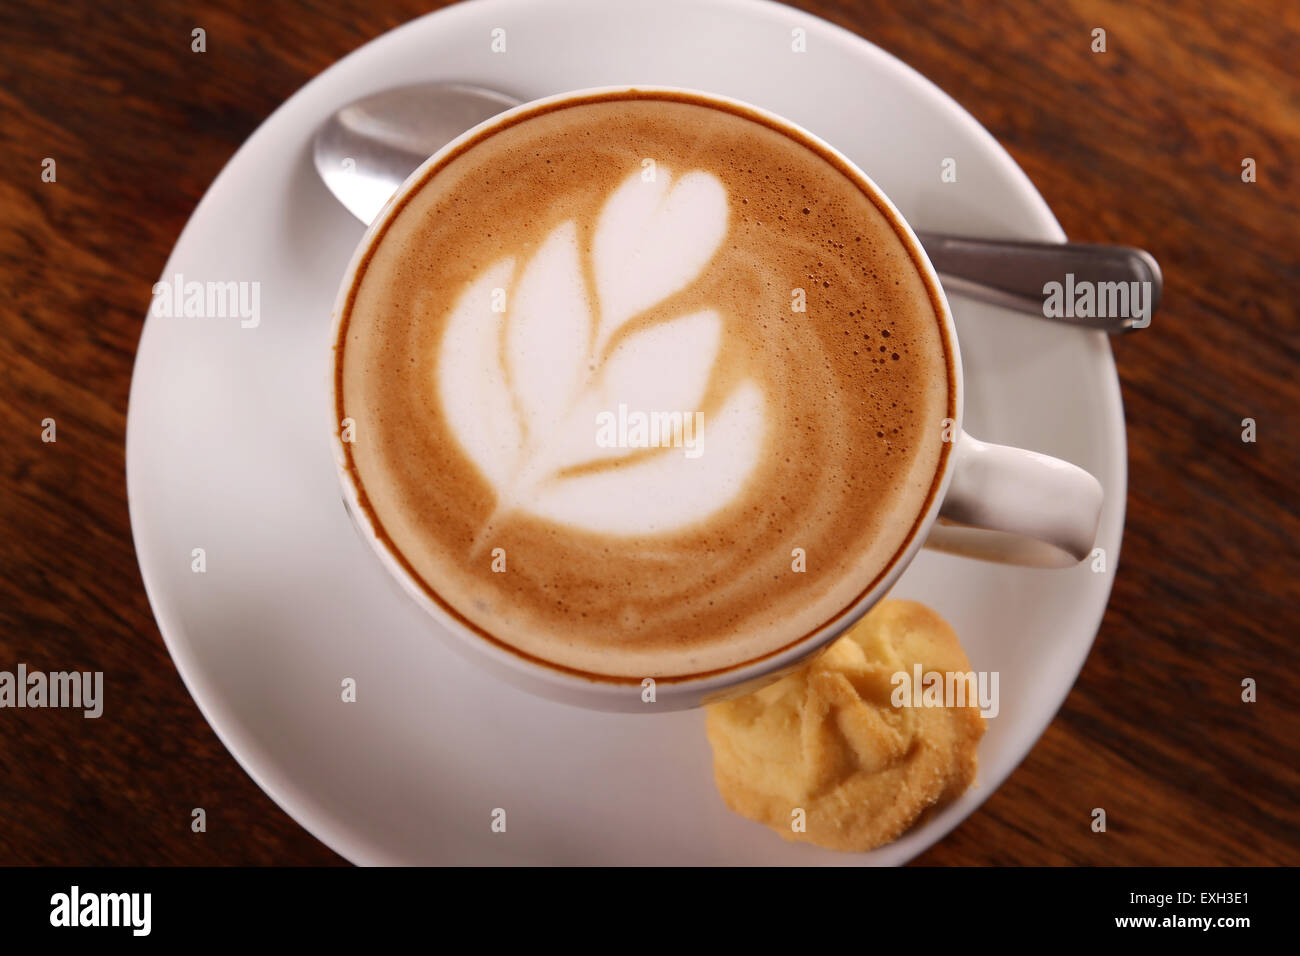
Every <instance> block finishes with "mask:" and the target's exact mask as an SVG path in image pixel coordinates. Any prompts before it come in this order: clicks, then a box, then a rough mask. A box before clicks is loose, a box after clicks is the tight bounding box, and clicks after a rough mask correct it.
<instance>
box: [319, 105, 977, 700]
mask: <svg viewBox="0 0 1300 956" xmlns="http://www.w3.org/2000/svg"><path fill="white" fill-rule="evenodd" d="M940 302H941V298H940V295H939V292H938V290H937V288H935V287H934V286H933V284H932V280H931V279H930V278H929V276H928V273H927V272H926V271H925V270H924V268H923V265H922V262H921V259H920V253H919V252H917V251H916V249H915V248H914V247H913V245H912V244H911V243H910V242H909V241H908V240H907V239H906V238H905V232H904V228H903V227H902V225H901V224H900V223H899V222H898V221H897V220H896V218H895V216H894V215H893V214H892V213H891V211H890V210H889V208H888V206H887V204H886V203H885V202H884V201H883V200H882V199H880V198H879V197H878V195H877V194H876V193H875V192H874V190H872V189H871V188H870V186H869V185H868V184H867V183H865V182H864V181H863V180H862V179H861V177H860V176H859V175H857V174H856V173H855V172H854V171H853V170H852V169H851V168H849V167H847V166H846V165H845V164H844V163H843V162H842V161H840V160H838V159H837V158H836V157H835V156H834V154H833V153H831V152H830V151H829V150H827V149H825V148H824V147H822V146H820V144H818V143H816V142H814V141H812V140H810V139H808V138H806V137H804V136H802V135H800V134H798V133H797V132H796V131H794V130H792V129H789V128H788V127H784V126H782V125H780V124H777V123H775V122H773V121H770V120H768V119H766V118H765V117H763V116H761V115H759V114H757V113H751V112H750V111H748V110H745V109H744V108H742V107H739V106H733V105H730V104H724V103H721V102H717V101H713V100H710V99H708V98H707V97H703V96H695V95H689V94H672V93H662V92H644V93H641V92H636V91H621V92H619V93H612V94H594V95H591V96H587V97H583V98H579V99H571V100H566V101H562V102H559V103H555V104H549V105H542V106H539V107H536V108H534V109H531V110H527V111H524V112H522V113H518V114H516V115H515V116H513V117H511V118H509V119H506V120H503V121H499V122H498V123H496V124H495V125H492V126H490V127H489V128H488V129H486V130H485V131H482V132H480V133H478V134H476V135H474V136H472V137H470V138H469V139H467V140H466V141H464V142H463V143H461V144H460V145H459V146H458V147H456V148H455V149H453V150H452V151H450V152H449V153H448V154H447V155H445V156H444V157H442V158H441V159H440V160H439V161H438V162H436V163H435V164H434V165H432V166H430V167H428V168H426V169H425V170H424V171H423V172H422V173H421V179H420V181H419V182H418V183H416V184H414V185H413V186H412V187H411V188H409V189H408V190H407V191H406V192H405V194H404V195H403V196H402V197H401V199H400V200H399V201H398V204H397V208H395V209H394V210H392V212H391V213H390V214H389V215H388V217H387V219H386V221H385V222H384V223H383V224H382V225H381V226H380V228H379V229H378V230H377V232H376V234H375V235H374V237H373V238H372V239H371V241H370V243H369V247H368V250H367V252H366V253H365V258H364V259H363V260H362V262H361V263H360V265H359V267H358V269H357V271H356V276H355V278H354V280H353V284H352V287H351V290H350V292H349V294H348V295H347V298H346V302H345V305H344V309H343V314H342V316H341V317H340V331H339V336H338V339H337V341H336V343H335V378H336V381H335V398H336V403H337V408H336V412H337V418H338V422H339V428H340V440H341V442H342V444H341V447H342V449H343V454H344V457H345V465H346V467H347V468H348V470H349V472H350V474H351V478H352V481H353V482H354V484H355V486H356V488H357V491H358V495H357V497H358V501H359V502H360V505H361V508H362V510H363V511H364V512H365V516H364V517H365V520H367V521H368V522H369V523H370V524H371V525H372V526H373V528H374V530H375V532H376V534H377V536H378V537H379V539H380V540H381V541H382V542H383V545H384V546H385V547H386V548H387V549H388V550H389V551H390V552H391V554H392V555H393V557H394V558H395V559H396V560H397V561H398V562H399V563H400V564H401V565H402V566H403V567H404V568H405V569H406V571H407V572H408V573H409V575H410V576H411V577H412V578H413V579H414V580H415V581H416V582H418V584H419V585H420V586H421V587H422V588H423V589H424V590H425V591H426V592H427V593H428V595H429V596H430V597H431V598H433V599H434V600H435V601H436V602H437V603H438V604H439V605H440V606H441V607H442V608H443V609H445V610H446V611H447V612H448V613H449V614H451V615H452V616H454V617H455V618H457V619H459V620H460V621H461V622H463V623H464V624H466V625H468V626H469V627H470V628H472V629H473V630H474V631H476V632H477V633H479V634H480V635H481V636H483V637H484V638H485V639H488V640H491V641H494V642H496V643H497V644H499V645H501V646H503V647H506V648H508V649H510V650H512V651H513V652H515V653H517V654H521V655H524V656H526V657H529V658H532V659H534V660H537V661H541V662H543V663H546V664H548V665H550V666H552V667H557V668H560V669H564V670H568V671H574V672H579V673H582V674H586V675H590V676H592V677H593V678H596V679H604V680H627V681H640V680H641V679H643V678H646V677H654V678H658V679H671V678H674V677H686V676H692V675H698V674H701V673H705V672H712V671H720V670H725V669H728V668H731V667H734V666H736V665H739V664H742V663H745V662H749V661H753V660H756V659H758V658H761V657H764V656H767V655H770V654H772V653H775V652H776V651H779V650H780V649H782V648H784V647H786V646H789V645H791V644H793V643H794V642H796V641H798V640H800V639H801V638H803V637H805V636H806V635H809V634H811V633H813V632H814V631H817V630H818V629H820V628H821V627H822V626H823V625H826V624H828V623H829V622H832V621H834V620H835V619H836V618H837V617H839V616H840V615H842V614H843V613H845V612H846V611H847V610H848V609H849V608H850V607H851V606H852V605H853V604H854V603H855V601H856V600H857V599H858V598H859V597H860V596H861V595H862V594H864V593H865V592H866V591H868V590H869V589H870V588H871V587H872V586H873V585H874V583H875V582H877V581H878V580H879V579H880V577H881V576H882V575H883V574H885V573H886V572H887V571H888V569H889V568H890V567H891V566H892V565H893V563H894V562H895V561H896V560H897V559H898V558H899V557H900V556H901V554H902V552H903V551H904V550H905V549H906V547H907V546H908V545H909V544H910V543H911V542H912V539H913V537H914V536H915V534H916V533H917V529H918V528H919V526H920V524H921V520H922V517H923V515H924V513H925V512H926V511H927V509H928V508H929V506H930V504H931V503H932V501H933V500H934V497H935V496H936V494H937V492H938V483H939V475H940V474H941V473H942V471H941V465H942V464H943V462H944V460H945V458H946V455H947V454H948V451H949V448H950V445H949V444H948V443H947V442H945V419H953V418H955V417H956V416H955V407H954V392H955V383H954V375H955V373H954V370H953V368H952V361H953V359H952V349H951V346H950V344H949V342H948V341H947V338H946V333H945V331H944V326H943V313H942V306H941V305H940ZM345 421H346V422H347V424H346V425H345V424H344V423H345ZM948 424H950V422H949V423H948ZM949 437H950V436H949Z"/></svg>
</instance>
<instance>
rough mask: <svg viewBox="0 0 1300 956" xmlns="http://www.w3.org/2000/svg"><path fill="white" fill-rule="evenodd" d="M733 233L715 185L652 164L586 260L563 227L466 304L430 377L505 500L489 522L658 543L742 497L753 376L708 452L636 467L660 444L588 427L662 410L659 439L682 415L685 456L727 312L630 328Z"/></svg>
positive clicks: (618, 197)
mask: <svg viewBox="0 0 1300 956" xmlns="http://www.w3.org/2000/svg"><path fill="white" fill-rule="evenodd" d="M726 232H727V194H726V189H725V188H724V187H723V185H722V183H721V182H720V181H719V180H718V179H717V178H716V177H714V176H712V175H710V174H708V173H704V172H691V173H687V174H686V175H684V176H681V177H680V178H675V177H673V175H672V173H671V171H669V170H668V169H665V168H663V167H651V168H650V169H649V171H648V175H647V174H646V173H643V172H635V173H633V174H632V175H631V176H629V177H628V178H627V179H625V180H624V181H623V182H622V183H621V184H620V185H619V186H618V188H617V189H616V190H614V192H613V194H612V195H610V196H609V198H608V199H607V200H606V201H605V203H604V206H603V207H602V209H601V211H600V214H599V217H598V218H597V220H596V222H595V224H594V233H593V235H592V239H591V246H590V249H589V250H587V249H583V248H582V247H581V245H580V243H579V228H578V224H577V223H576V222H574V221H572V220H570V221H566V222H563V223H561V224H559V225H558V226H556V227H555V228H554V229H553V230H552V231H551V232H550V233H549V234H548V235H547V236H546V238H545V239H544V240H543V241H542V243H541V245H540V247H539V248H538V249H537V250H536V251H534V252H532V254H531V255H530V256H528V257H527V258H526V259H524V260H523V261H520V259H521V258H522V257H519V258H517V257H509V258H505V259H502V260H500V261H499V262H495V263H493V264H492V265H491V266H489V267H488V268H487V269H486V270H485V272H484V274H483V276H482V278H480V279H479V280H477V281H476V282H473V283H472V284H471V285H470V286H469V287H468V288H467V289H466V290H465V292H464V293H462V294H461V296H460V299H459V301H458V302H457V304H456V306H455V307H454V308H453V309H452V312H451V316H450V318H449V319H448V322H447V329H446V331H445V332H444V333H443V336H442V340H441V345H440V348H439V354H438V360H437V366H436V372H435V376H434V378H435V384H436V387H437V389H438V396H439V399H440V400H441V402H442V407H443V411H444V413H445V415H446V419H447V424H448V425H449V426H450V428H451V431H452V433H453V434H454V436H455V437H456V439H457V441H458V442H459V443H460V445H461V447H462V449H463V450H464V452H465V454H466V456H467V457H468V458H469V459H470V460H471V461H472V462H473V463H474V464H475V465H477V466H478V468H479V470H480V471H481V472H482V474H483V476H484V478H485V479H486V480H487V481H488V482H489V483H490V484H491V485H492V488H493V490H494V492H495V493H496V496H497V507H496V509H495V511H494V513H493V515H492V516H491V518H490V519H489V524H490V525H495V524H496V523H497V522H498V521H499V520H500V519H502V518H504V517H508V515H509V513H510V512H512V511H516V510H519V511H524V512H528V513H530V514H533V515H537V516H539V517H542V518H548V519H550V520H552V521H555V522H557V523H560V524H564V525H567V526H570V527H574V528H581V529H584V530H588V531H595V532H604V533H609V534H619V535H625V536H626V535H644V534H656V533H664V532H670V531H675V530H679V529H681V528H683V527H685V526H687V525H689V524H691V523H692V522H696V521H700V520H701V519H704V518H707V517H708V516H710V515H711V514H713V513H715V512H716V511H717V510H718V509H719V508H721V507H723V506H725V505H726V504H727V503H728V502H729V501H731V500H732V499H734V498H735V497H736V495H737V494H738V493H739V492H740V490H741V488H742V487H743V486H744V483H745V480H746V479H747V477H748V476H749V474H750V473H751V472H752V471H753V470H754V468H755V466H756V465H757V464H758V452H759V449H760V448H761V447H762V442H763V415H764V411H763V395H762V391H761V389H760V388H759V386H758V384H757V383H756V382H754V381H753V380H751V379H745V380H743V381H741V382H739V383H738V384H736V385H735V386H734V387H732V388H731V390H730V392H729V393H728V394H727V395H726V396H724V398H723V400H722V402H721V405H720V407H719V409H718V411H717V412H716V416H715V417H711V425H710V443H711V450H712V453H711V454H710V455H708V456H707V457H705V456H704V455H703V454H702V449H700V448H699V446H698V444H697V443H698V440H699V436H698V435H695V436H693V442H692V443H693V445H694V446H695V448H694V449H693V450H695V451H696V452H697V453H696V454H691V455H687V456H675V455H665V454H652V455H645V456H638V457H636V458H635V459H633V454H632V453H633V452H634V451H636V449H637V448H638V447H642V448H648V447H650V444H649V440H648V439H649V436H648V435H647V436H646V440H645V441H644V442H642V443H641V444H639V445H633V444H632V443H630V442H627V441H624V442H610V441H601V440H600V434H599V433H598V432H596V431H593V429H592V427H591V423H592V422H593V421H596V422H601V421H602V420H603V419H605V418H606V416H609V415H610V412H609V409H610V408H614V407H618V408H622V409H624V411H625V412H626V409H627V408H628V407H629V406H631V407H634V408H638V409H654V410H657V411H652V412H648V413H647V412H642V413H641V414H642V415H647V416H650V417H649V422H653V423H654V424H655V425H656V432H658V430H659V428H658V425H659V423H660V422H661V421H663V420H667V422H668V424H669V427H670V429H671V425H672V416H673V415H674V414H676V416H677V418H678V436H677V437H678V444H679V445H680V444H681V440H682V439H683V438H684V434H685V431H686V429H687V427H688V426H687V425H686V424H685V423H684V422H682V420H681V416H682V415H683V414H685V415H687V416H698V417H699V419H702V418H703V417H704V416H703V413H702V412H699V411H692V410H694V409H699V408H701V407H702V405H703V402H704V398H705V395H706V394H707V393H708V390H709V383H710V380H711V378H712V376H713V370H714V366H715V365H716V364H717V358H718V352H719V349H720V347H721V345H722V334H723V319H722V317H721V316H720V315H719V314H718V312H717V311H715V310H712V309H706V310H702V311H696V312H690V313H687V314H684V315H679V316H674V317H670V318H666V319H664V320H662V321H642V322H641V323H640V324H632V320H633V319H637V318H638V317H640V318H642V319H643V320H644V319H645V317H646V316H647V313H648V312H649V310H653V309H654V307H655V306H656V305H658V304H659V303H662V302H664V301H665V300H667V299H669V298H670V297H672V296H674V295H678V294H680V293H681V292H682V291H683V290H685V289H686V288H687V287H688V286H689V285H691V283H693V282H695V281H696V280H697V279H698V278H699V276H700V274H701V273H702V272H703V271H704V270H705V268H706V267H707V265H708V263H709V261H710V260H711V259H712V258H713V256H714V255H715V254H716V252H717V249H718V246H719V245H720V244H721V243H722V242H723V239H724V237H725V236H726ZM589 280H590V286H591V288H588V285H589ZM651 314H653V313H651ZM670 409H676V410H677V411H676V412H675V413H674V412H671V411H669V410H670ZM692 424H693V422H692ZM606 427H608V426H607V423H606ZM669 437H670V445H671V438H672V435H671V431H670V435H669Z"/></svg>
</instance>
